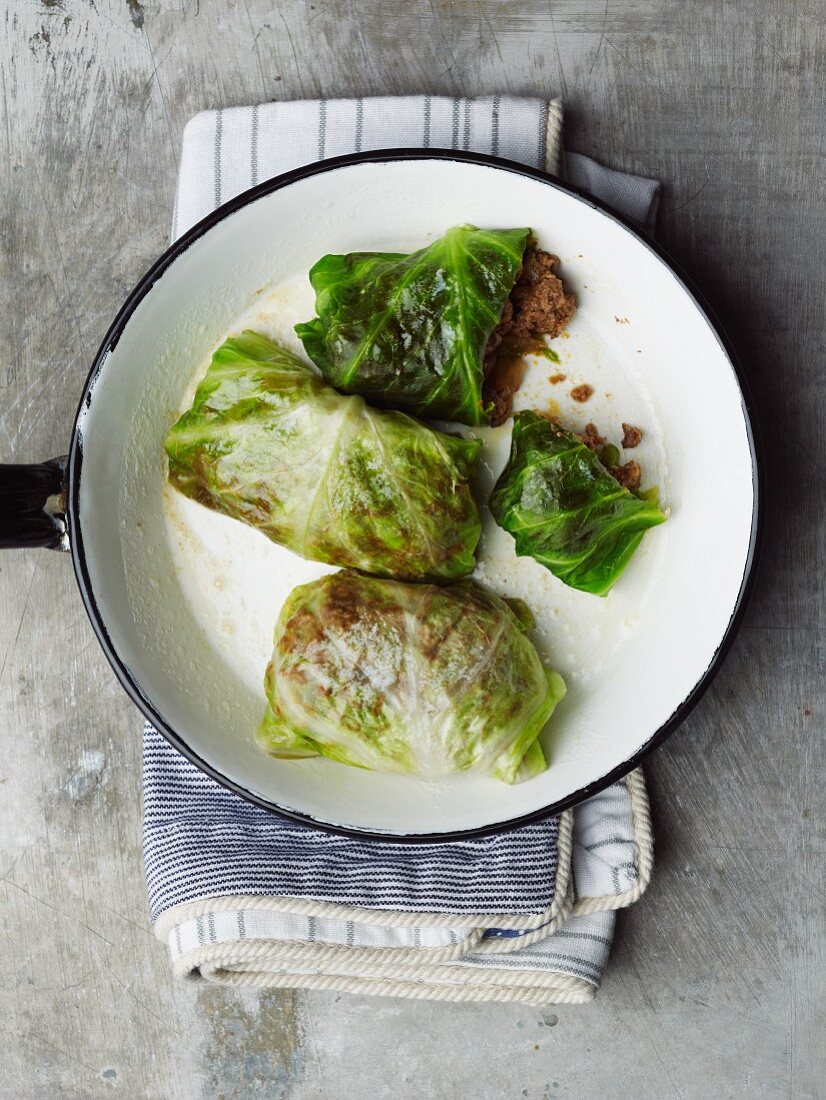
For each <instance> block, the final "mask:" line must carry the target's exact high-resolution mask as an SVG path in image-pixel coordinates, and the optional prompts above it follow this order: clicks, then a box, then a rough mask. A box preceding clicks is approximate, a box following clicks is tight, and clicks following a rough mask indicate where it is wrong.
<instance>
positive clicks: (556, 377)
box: [548, 373, 568, 386]
mask: <svg viewBox="0 0 826 1100" xmlns="http://www.w3.org/2000/svg"><path fill="white" fill-rule="evenodd" d="M567 377H568V376H567V375H566V374H562V373H559V374H551V375H549V377H548V381H549V382H550V383H551V385H552V386H555V385H556V384H557V383H558V382H564V381H565V379H566V378H567Z"/></svg>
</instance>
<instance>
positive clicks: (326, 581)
mask: <svg viewBox="0 0 826 1100" xmlns="http://www.w3.org/2000/svg"><path fill="white" fill-rule="evenodd" d="M524 630H525V626H524V623H523V621H522V620H521V618H520V617H519V616H518V615H517V614H515V613H514V611H512V610H511V608H510V607H509V606H508V604H507V603H506V602H505V601H504V600H501V599H499V597H498V596H494V595H492V594H491V593H489V592H486V591H484V590H483V589H481V588H479V587H478V586H477V585H475V584H473V583H472V582H471V581H461V582H459V583H458V584H454V585H449V586H446V587H438V586H436V585H415V584H402V583H400V582H398V581H387V580H379V579H377V578H375V577H365V576H363V575H361V574H359V573H354V572H351V571H349V570H342V571H341V572H338V573H333V574H331V575H329V576H326V577H322V578H321V580H318V581H313V582H312V584H305V585H302V586H301V587H299V588H295V589H294V590H293V591H292V592H291V593H290V595H289V597H288V598H287V601H286V603H285V604H284V607H283V608H282V611H281V615H280V617H279V619H278V623H277V625H276V628H275V649H274V651H273V656H272V660H271V662H270V664H269V666H268V667H267V673H266V677H265V682H264V683H265V689H266V693H267V699H268V701H269V707H268V709H267V713H266V716H265V718H264V721H263V723H262V725H261V728H260V730H259V733H258V742H259V744H260V745H261V747H262V748H264V749H265V750H266V751H267V752H268V753H270V754H271V755H272V756H277V757H300V756H313V755H319V754H320V755H322V756H326V757H329V758H330V759H331V760H337V761H339V762H340V763H342V764H351V765H353V766H354V767H359V768H368V769H371V770H374V771H390V772H406V773H409V774H411V775H420V776H439V775H446V774H448V773H450V772H462V771H467V770H470V769H473V770H474V771H476V772H480V773H484V774H487V775H490V776H493V777H495V778H496V779H501V780H502V781H503V782H505V783H513V782H514V781H515V780H517V779H527V778H530V777H531V776H532V775H536V774H537V773H538V772H540V771H543V770H544V769H545V768H546V767H547V764H546V761H545V756H544V754H543V751H542V746H541V744H540V743H539V740H538V737H539V734H540V732H541V730H542V728H543V726H544V725H545V723H546V722H547V721H548V719H549V717H550V716H551V714H552V712H553V710H554V708H555V707H556V704H557V703H558V702H559V700H560V699H561V698H562V697H563V696H564V694H565V684H564V682H563V680H562V678H561V677H560V676H559V675H558V674H557V673H556V672H548V671H546V670H545V668H544V667H543V666H542V663H541V661H540V660H539V656H538V654H537V652H536V650H535V649H534V647H533V645H532V643H531V642H530V640H529V639H528V637H527V636H526V634H525V633H524Z"/></svg>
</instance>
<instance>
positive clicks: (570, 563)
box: [490, 412, 665, 596]
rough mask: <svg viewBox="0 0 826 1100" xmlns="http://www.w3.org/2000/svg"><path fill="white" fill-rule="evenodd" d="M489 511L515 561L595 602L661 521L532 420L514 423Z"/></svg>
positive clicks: (589, 459)
mask: <svg viewBox="0 0 826 1100" xmlns="http://www.w3.org/2000/svg"><path fill="white" fill-rule="evenodd" d="M490 510H491V512H492V513H493V517H494V519H495V520H496V522H497V523H498V524H499V526H500V527H504V529H505V530H506V531H509V532H510V533H511V534H512V535H513V537H514V540H515V542H516V553H517V554H518V555H520V556H521V557H532V558H535V559H536V560H537V561H538V562H539V563H540V564H541V565H544V566H545V567H546V568H547V569H550V571H551V572H552V573H553V574H554V576H557V577H559V579H560V580H561V581H564V582H565V584H567V585H570V586H571V588H578V589H581V590H582V591H583V592H591V593H593V594H594V595H597V596H605V595H607V594H608V592H609V590H610V589H611V587H612V585H613V584H614V583H615V581H616V580H617V578H618V577H619V575H620V573H622V571H623V569H625V567H626V565H627V564H628V562H629V561H630V560H631V557H632V555H633V553H634V551H635V550H636V549H637V547H638V546H639V544H640V541H641V539H642V537H643V535H644V534H645V532H646V530H647V529H648V528H649V527H654V526H656V525H657V524H658V523H663V522H664V520H665V515H664V514H663V513H662V512H661V511H660V509H659V508H658V507H657V506H656V504H654V503H653V502H652V501H650V500H646V499H644V498H643V497H640V496H637V495H636V494H634V493H632V492H630V491H629V490H628V489H626V488H624V487H623V486H622V485H620V483H619V482H618V481H617V480H616V478H614V477H613V476H612V475H611V474H610V473H609V472H608V470H606V468H605V466H604V465H603V464H602V462H601V461H600V459H599V457H598V456H597V455H596V454H595V453H594V452H593V451H592V450H590V449H589V448H588V447H586V445H585V444H584V443H583V442H582V441H581V440H580V439H578V438H577V436H575V435H574V434H573V433H572V432H569V431H566V430H565V429H564V428H562V427H560V426H559V425H558V424H556V423H554V422H553V421H550V420H547V419H546V418H545V417H542V416H539V415H537V413H534V412H520V413H517V414H516V415H515V416H514V418H513V439H512V442H511V454H510V460H509V462H508V465H507V466H506V467H505V469H504V471H503V473H502V476H501V477H500V478H499V480H498V481H497V483H496V485H495V487H494V490H493V493H492V495H491V498H490Z"/></svg>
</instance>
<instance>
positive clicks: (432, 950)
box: [144, 96, 658, 1004]
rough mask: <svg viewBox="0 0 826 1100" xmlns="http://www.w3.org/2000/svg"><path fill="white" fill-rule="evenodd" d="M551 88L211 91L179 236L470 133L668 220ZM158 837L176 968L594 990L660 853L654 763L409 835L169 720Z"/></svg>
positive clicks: (156, 907)
mask: <svg viewBox="0 0 826 1100" xmlns="http://www.w3.org/2000/svg"><path fill="white" fill-rule="evenodd" d="M561 122H562V111H561V105H560V103H559V101H558V100H554V101H551V102H547V101H543V100H532V99H514V98H511V97H506V96H492V97H488V98H484V99H475V100H467V99H450V98H444V97H432V96H415V97H406V98H401V99H390V98H378V99H358V100H320V101H307V102H295V103H274V104H266V105H263V106H259V107H242V108H231V109H226V110H220V111H208V112H204V113H203V114H200V115H198V116H196V117H195V118H194V119H192V120H191V122H190V123H189V124H188V125H187V127H186V130H185V133H184V144H183V155H182V159H181V171H180V178H179V183H178V191H177V197H176V203H175V214H174V218H173V236H178V235H180V234H181V233H183V232H185V231H186V229H188V228H189V227H190V226H192V225H194V224H195V223H196V222H197V221H199V220H200V219H201V218H202V217H204V216H205V215H206V214H208V213H209V212H210V211H211V210H213V209H214V208H215V206H217V205H220V203H222V202H225V201H226V200H228V199H230V198H232V197H233V196H234V195H236V194H238V193H239V192H241V191H243V190H245V189H246V188H247V187H250V186H252V185H254V184H255V183H258V182H260V181H261V180H264V179H268V178H269V177H271V176H274V175H277V174H279V173H281V172H285V171H287V170H289V169H291V168H295V167H298V166H300V165H302V164H306V163H308V162H310V161H315V160H319V159H324V158H326V157H330V156H336V155H338V154H340V153H346V152H352V151H353V150H362V149H378V148H387V147H391V146H393V147H398V146H405V147H421V146H425V147H427V146H430V147H433V148H455V149H471V150H475V151H478V152H488V153H493V154H494V155H498V156H502V157H506V158H508V159H511V160H517V161H520V162H522V163H525V164H530V165H532V166H533V167H539V168H546V169H547V170H549V171H552V172H556V171H560V170H564V172H565V173H566V175H567V176H568V178H569V179H570V180H571V181H572V182H573V183H575V184H576V185H577V186H580V187H583V188H584V189H587V190H589V191H590V192H591V193H592V194H594V195H596V196H597V197H600V198H602V199H603V200H604V201H606V202H608V203H610V204H612V205H613V206H614V207H615V208H616V209H617V210H618V211H619V212H620V213H622V214H624V215H625V216H626V217H629V218H631V219H633V220H635V221H637V222H638V223H640V224H641V225H643V226H645V227H647V228H649V229H652V228H653V219H654V216H655V212H656V201H657V194H658V185H657V183H656V182H655V181H652V180H644V179H640V178H638V177H634V176H629V175H626V174H625V173H621V172H614V171H612V170H610V169H606V168H604V167H602V166H601V165H598V164H596V163H595V162H594V161H591V160H589V159H588V158H587V157H582V156H579V155H577V154H567V156H565V157H564V164H561V163H560V161H561V159H563V158H562V155H561V149H560V136H561ZM144 805H145V811H144V854H145V861H146V877H147V885H148V890H149V899H150V909H151V915H152V919H153V921H154V923H155V932H156V935H157V936H158V937H159V939H161V940H162V941H163V942H165V943H166V944H167V946H168V948H169V951H170V955H171V958H172V965H173V970H174V972H175V973H176V974H177V975H179V976H181V977H186V978H190V979H195V980H209V981H214V982H222V983H225V984H230V985H253V986H269V987H283V988H316V989H317V988H324V989H338V990H346V991H352V992H362V993H377V994H386V995H392V996H407V997H429V998H437V999H441V1000H499V1001H510V1000H518V1001H523V1002H527V1003H536V1004H547V1003H551V1002H581V1001H587V1000H590V999H591V998H592V997H593V996H594V994H595V992H596V990H597V988H598V987H599V983H600V980H601V977H602V974H603V971H604V968H605V964H606V961H607V957H608V951H609V948H610V945H611V939H612V936H613V928H614V912H613V911H614V910H615V909H618V908H621V907H622V906H625V905H629V904H631V903H632V902H633V901H635V900H636V899H637V898H638V897H639V896H640V894H641V893H642V892H643V890H644V889H645V887H646V885H647V883H648V880H649V878H650V874H651V869H652V837H651V828H650V819H649V814H648V802H647V797H646V793H645V785H644V781H643V777H642V772H641V771H640V770H637V771H635V772H632V773H631V774H630V775H629V776H628V777H626V779H625V780H623V781H622V782H620V783H616V784H614V785H613V786H612V787H609V788H608V789H607V790H606V791H604V792H602V793H601V794H599V795H597V796H596V797H594V798H592V799H591V800H589V801H588V802H586V803H584V804H582V805H581V806H579V807H577V808H576V810H575V811H573V812H567V813H564V814H562V815H561V816H560V817H559V818H553V819H550V820H548V821H544V822H538V823H535V824H532V825H529V826H525V827H523V828H521V829H516V830H511V831H509V832H506V833H502V834H499V835H496V836H492V837H483V838H474V839H468V840H461V841H455V842H451V843H449V844H433V845H426V846H416V847H410V846H406V845H402V844H393V843H389V842H388V843H384V842H383V843H376V842H372V841H360V840H353V839H350V838H345V837H338V836H333V835H330V834H327V833H322V832H319V831H315V830H312V829H307V828H304V827H302V826H299V825H295V824H293V823H291V822H288V821H285V820H282V819H280V818H277V817H275V816H273V815H271V814H268V813H266V812H265V811H263V810H261V809H258V808H257V807H255V806H252V805H250V804H248V803H246V802H244V801H243V800H242V799H240V798H239V797H237V796H236V795H234V794H232V793H230V792H229V791H226V790H225V789H224V788H222V787H221V786H219V785H218V784H217V783H215V782H214V781H213V780H211V779H209V778H208V777H207V776H205V775H204V774H203V773H201V772H200V771H198V770H197V769H196V768H195V767H194V766H193V765H191V764H190V763H189V762H188V761H186V760H185V759H184V758H183V757H182V756H180V755H179V754H178V753H177V752H176V751H175V750H174V749H173V748H172V747H171V746H170V745H168V744H167V743H166V742H165V741H164V740H163V739H162V738H161V736H160V735H159V734H158V733H157V732H156V731H155V730H154V729H153V728H152V727H151V726H148V725H147V727H146V730H145V737H144Z"/></svg>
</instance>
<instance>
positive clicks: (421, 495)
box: [165, 331, 481, 580]
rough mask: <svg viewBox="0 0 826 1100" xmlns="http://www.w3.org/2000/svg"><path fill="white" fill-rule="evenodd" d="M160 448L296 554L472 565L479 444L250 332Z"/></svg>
mask: <svg viewBox="0 0 826 1100" xmlns="http://www.w3.org/2000/svg"><path fill="white" fill-rule="evenodd" d="M165 448H166V453H167V455H168V458H169V480H170V482H171V483H172V485H173V486H174V487H175V488H176V489H178V490H180V492H182V493H184V494H185V495H186V496H188V497H191V498H192V499H193V500H197V501H200V503H202V504H204V505H206V506H207V507H208V508H212V509H214V510H215V511H218V512H223V513H224V514H225V515H228V516H232V517H234V518H235V519H239V520H242V521H243V522H244V523H248V524H250V525H251V526H252V527H255V528H257V529H258V530H260V531H262V532H263V533H264V534H265V535H266V536H267V537H268V538H270V539H272V540H273V542H277V543H281V544H282V545H283V546H287V547H289V549H290V550H293V551H294V552H295V553H296V554H300V555H301V556H302V557H305V558H309V559H311V560H313V561H321V562H328V563H330V564H334V565H344V566H352V567H354V568H357V569H363V570H364V571H365V572H369V573H375V574H378V575H381V576H393V577H401V578H404V579H409V580H421V579H431V580H453V579H456V578H458V577H462V576H464V575H465V574H467V573H469V572H470V571H471V570H472V569H473V567H474V565H475V558H474V550H475V548H476V544H477V542H478V540H479V534H480V531H481V525H480V520H479V513H478V510H477V507H476V504H475V502H474V499H473V495H472V493H471V490H470V485H469V481H468V479H469V477H470V476H471V474H472V473H473V470H474V467H475V465H476V462H477V460H478V456H479V450H480V448H481V443H479V442H478V441H477V440H466V439H460V438H456V437H454V436H450V435H445V434H444V433H442V432H437V431H433V430H432V429H430V428H428V427H427V426H425V425H424V424H420V423H419V422H418V421H416V420H413V419H411V418H410V417H408V416H405V415H404V414H403V413H398V412H382V411H378V410H376V409H372V408H370V407H369V406H368V405H366V404H365V402H364V401H363V400H362V398H360V397H343V396H342V395H341V394H339V393H336V391H335V390H333V389H331V388H330V387H329V386H327V385H325V384H324V382H323V380H322V379H321V378H319V376H318V375H317V373H316V372H315V371H314V370H313V369H312V368H311V367H309V366H306V365H305V364H303V363H302V362H301V361H300V360H298V359H296V357H295V356H294V355H292V354H291V353H290V352H288V351H285V350H284V349H283V348H280V347H278V346H277V345H276V344H273V343H271V342H270V341H269V340H267V339H265V338H264V337H263V336H260V335H258V334H257V333H254V332H249V331H247V332H244V333H242V334H241V335H240V336H237V337H235V338H234V339H231V340H227V341H226V342H225V343H224V344H222V345H221V347H219V348H218V350H217V351H216V352H215V354H214V356H213V358H212V362H211V364H210V366H209V369H208V371H207V373H206V376H205V377H204V379H203V381H202V382H201V384H200V385H199V386H198V389H197V391H196V393H195V398H194V401H193V404H192V408H191V409H189V410H188V411H187V412H185V413H184V415H183V416H182V417H181V418H180V420H178V422H177V423H176V424H175V425H174V426H173V428H172V429H171V431H170V432H169V435H168V436H167V438H166V443H165Z"/></svg>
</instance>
